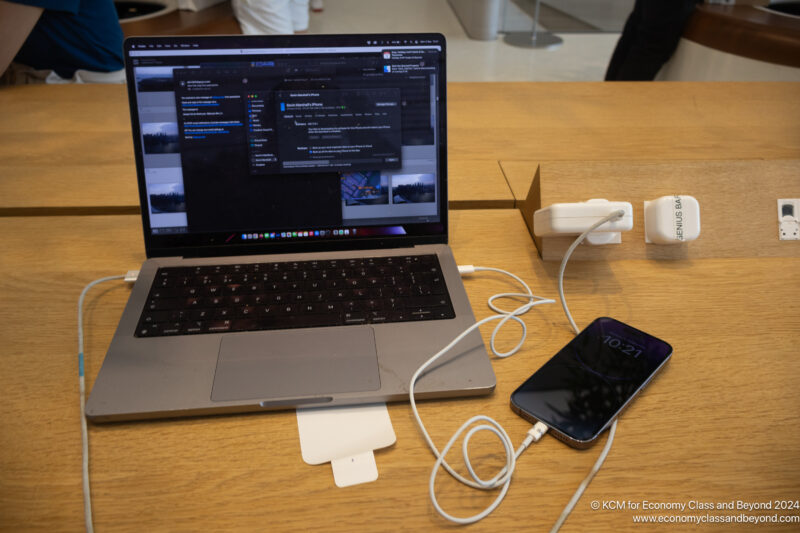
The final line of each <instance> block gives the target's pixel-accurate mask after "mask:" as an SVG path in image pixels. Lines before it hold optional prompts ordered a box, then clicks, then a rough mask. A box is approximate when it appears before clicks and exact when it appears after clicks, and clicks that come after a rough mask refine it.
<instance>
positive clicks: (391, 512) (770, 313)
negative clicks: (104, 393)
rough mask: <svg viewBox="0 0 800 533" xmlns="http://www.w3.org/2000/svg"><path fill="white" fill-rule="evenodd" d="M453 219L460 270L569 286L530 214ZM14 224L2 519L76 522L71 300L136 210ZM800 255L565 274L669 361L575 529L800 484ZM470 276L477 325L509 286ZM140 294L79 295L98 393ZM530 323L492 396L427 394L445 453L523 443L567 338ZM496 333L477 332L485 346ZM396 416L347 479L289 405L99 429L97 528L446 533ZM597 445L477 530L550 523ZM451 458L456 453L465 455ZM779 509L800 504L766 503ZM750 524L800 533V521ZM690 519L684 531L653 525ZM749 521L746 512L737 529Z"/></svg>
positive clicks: (531, 475)
mask: <svg viewBox="0 0 800 533" xmlns="http://www.w3.org/2000/svg"><path fill="white" fill-rule="evenodd" d="M451 224H452V227H451V242H452V246H453V249H454V253H455V256H456V259H457V261H458V262H459V264H475V265H483V266H496V267H500V268H505V269H507V270H510V271H512V272H514V273H516V274H518V275H520V276H521V277H523V278H524V279H525V280H527V281H528V282H529V283H530V284H531V286H532V288H533V290H534V292H536V293H537V294H540V295H543V296H551V297H554V296H555V294H556V277H555V276H556V268H557V265H554V264H550V263H545V262H542V261H541V260H540V259H539V258H538V256H537V254H536V251H535V249H534V247H533V243H532V242H531V239H530V237H529V236H528V233H527V230H526V228H525V225H524V223H523V221H522V218H521V216H520V214H519V212H518V211H517V210H512V209H496V210H467V211H455V212H453V213H452V215H451ZM0 236H1V237H0V239H2V241H0V242H1V244H2V248H3V254H2V255H0V294H2V299H1V300H0V337H1V338H2V339H3V341H4V343H3V350H2V368H3V370H2V376H3V384H4V391H3V392H4V400H5V401H4V404H5V405H4V408H3V409H2V410H0V427H2V430H0V529H2V530H4V531H20V530H46V531H53V530H57V531H77V530H81V529H82V527H83V517H82V509H83V507H82V496H81V474H80V470H81V452H80V449H81V448H80V446H81V445H80V427H79V405H78V383H77V381H78V380H77V373H78V372H77V354H76V352H77V341H76V304H77V299H78V295H79V293H80V290H81V289H82V287H83V286H84V285H85V284H86V283H88V282H89V281H91V280H93V279H95V278H98V277H101V276H106V275H111V274H117V273H124V272H125V271H127V270H128V269H131V268H136V267H137V266H138V264H139V262H140V261H141V260H142V259H143V256H144V251H143V246H142V235H141V227H140V223H139V219H138V217H136V216H125V215H118V216H91V217H88V216H87V217H81V216H71V217H6V218H2V219H0ZM798 267H800V260H798V259H797V258H775V257H762V258H747V257H742V258H721V259H720V258H711V259H697V260H691V261H650V260H630V261H613V262H598V261H584V262H576V263H573V264H570V265H569V267H568V269H567V276H566V293H567V299H568V301H569V303H570V306H571V309H572V312H573V314H574V316H575V319H576V321H577V322H578V324H581V325H585V324H587V323H588V322H589V321H590V320H592V319H593V318H595V317H597V316H601V315H608V316H613V317H615V318H618V319H620V320H623V321H626V322H629V323H631V324H632V325H634V326H636V327H639V328H641V329H643V330H645V331H647V332H649V333H652V334H654V335H656V336H658V337H661V338H663V339H664V340H666V341H667V342H669V343H671V344H672V345H673V347H674V349H675V352H674V356H673V359H672V361H671V362H670V363H669V364H668V365H667V367H666V368H665V369H664V371H663V373H662V374H661V375H659V376H658V377H657V378H656V379H655V381H654V382H653V383H652V384H651V385H650V386H649V388H648V389H646V390H645V391H644V393H643V394H642V395H641V396H640V398H639V399H637V400H636V402H634V404H633V405H632V406H631V408H630V409H629V410H628V411H627V412H626V413H625V414H624V416H623V417H622V418H621V420H620V423H619V429H618V432H617V438H616V441H615V443H614V446H613V448H612V449H611V453H610V455H609V457H608V459H607V461H606V464H605V466H604V467H603V469H602V470H601V471H600V473H599V474H598V475H597V477H596V478H595V480H594V481H593V482H592V484H591V485H590V486H589V488H588V490H587V491H586V493H585V495H584V496H583V498H582V499H581V501H580V502H579V503H578V505H577V507H576V509H575V511H574V513H573V515H572V516H571V517H570V519H569V520H568V521H567V523H566V525H565V527H564V529H563V530H564V531H606V530H609V529H612V528H613V529H617V530H626V531H627V530H641V527H642V526H639V525H636V524H634V523H633V516H634V515H635V513H634V512H632V511H630V510H621V511H610V510H597V511H595V510H592V509H591V506H590V505H591V502H592V501H599V502H602V501H610V500H620V501H622V500H631V501H637V502H641V501H643V500H648V501H651V502H685V503H687V502H689V501H701V502H714V503H716V502H728V501H735V500H742V501H747V502H760V501H771V500H774V499H789V500H795V499H797V498H798V497H800V425H798V424H797V412H798V407H800V389H799V388H798V387H797V382H798V380H799V379H800V358H798V349H797V346H798V344H800V268H798ZM465 285H466V288H467V292H468V295H469V297H470V300H471V302H472V304H473V307H474V309H475V313H476V315H477V316H478V317H484V316H487V315H488V314H489V311H488V309H487V307H486V303H485V302H486V299H487V298H488V296H490V295H491V294H493V293H496V292H502V291H508V290H516V287H515V286H513V285H512V284H511V283H509V282H508V281H506V280H505V279H503V278H502V277H500V276H496V275H494V274H476V275H473V276H470V277H469V278H467V279H466V280H465ZM128 294H129V290H128V289H127V288H126V287H125V286H124V284H123V283H122V282H109V283H106V284H103V285H101V286H99V287H97V288H95V289H94V290H93V291H92V292H91V293H90V294H89V296H88V298H87V300H86V305H85V311H86V314H85V325H86V328H87V329H86V335H87V336H86V350H85V351H86V358H87V360H86V375H87V386H88V387H89V388H91V385H92V382H93V380H94V377H95V376H96V374H97V371H98V370H99V367H100V365H101V362H102V359H103V355H104V352H105V350H106V348H107V346H108V344H109V342H110V339H111V336H112V334H113V331H114V329H115V327H116V323H117V320H118V318H119V316H120V314H121V312H122V309H123V307H124V305H125V302H126V299H127V297H128ZM525 320H526V322H527V324H528V327H529V333H528V335H529V336H528V341H527V343H526V344H525V347H524V349H523V350H522V351H521V352H520V353H518V354H517V355H515V356H514V357H512V358H510V359H506V360H495V361H494V368H495V372H496V374H497V381H498V386H497V390H496V391H495V393H494V394H493V395H491V396H488V397H482V398H472V399H464V400H448V401H428V402H424V403H423V404H422V405H421V414H422V417H423V419H424V421H425V422H426V424H427V425H428V428H429V430H430V431H431V434H432V437H433V439H434V441H435V442H436V443H437V444H439V445H440V446H441V445H443V444H444V442H445V441H446V439H447V438H449V436H450V435H451V433H452V432H453V431H454V430H455V429H456V428H457V427H458V426H459V425H460V424H461V422H462V421H463V420H466V419H467V418H469V417H470V416H472V415H475V414H479V413H483V414H487V415H490V416H492V417H494V418H495V419H497V420H498V421H499V422H500V423H501V424H502V425H503V426H504V427H505V428H506V430H507V431H508V432H509V434H510V436H511V438H512V440H513V441H514V442H519V441H520V440H521V439H522V438H523V436H524V433H525V431H526V430H527V428H528V427H529V425H528V424H527V423H526V422H524V421H523V420H522V419H520V418H518V417H517V416H516V415H514V414H512V412H511V411H510V409H509V407H508V399H509V395H510V393H511V392H512V391H513V390H514V388H516V387H517V386H518V385H519V384H520V383H521V382H522V381H523V380H524V379H525V378H526V377H527V376H528V375H530V374H531V373H532V372H533V371H534V370H536V369H537V368H538V367H539V366H540V365H541V364H543V363H544V362H545V361H546V360H547V359H548V358H549V357H551V356H552V355H553V354H554V353H555V352H556V351H557V350H558V349H559V348H561V347H562V346H563V345H564V344H566V343H567V342H568V341H569V340H570V339H571V337H572V334H571V332H570V329H569V327H568V325H567V323H566V320H565V318H564V316H563V313H562V311H561V309H560V308H559V307H558V306H557V305H549V306H540V307H538V308H536V309H535V310H534V311H532V312H531V313H530V314H528V315H527V316H526V317H525ZM489 334H490V331H489V330H488V329H487V330H484V331H483V335H484V338H485V339H486V340H487V341H488V336H489ZM517 334H518V331H517V330H515V327H514V326H510V327H509V329H508V331H507V332H504V333H503V334H501V336H500V345H501V346H509V345H511V344H512V343H513V342H515V340H516V335H517ZM389 412H390V416H391V418H392V422H393V425H394V428H395V432H396V433H397V443H396V444H395V445H394V446H392V447H390V448H388V449H385V450H381V451H378V452H377V453H376V460H377V464H378V469H379V472H380V478H379V479H378V481H376V482H374V483H370V484H365V485H359V486H355V487H350V488H347V489H339V488H336V487H335V486H334V483H333V478H332V475H331V470H330V467H329V466H327V465H325V466H317V467H312V466H308V465H306V464H305V463H303V461H302V459H301V457H300V450H299V443H298V438H297V429H296V427H297V426H296V421H295V415H294V413H293V412H291V411H286V412H278V413H269V414H263V415H260V414H259V415H236V416H219V417H204V418H193V419H179V420H163V421H154V422H139V423H117V424H107V425H90V439H91V481H92V494H93V503H94V518H95V526H96V528H97V530H98V531H105V530H113V531H198V530H224V531H253V530H257V531H298V530H315V531H428V530H439V529H443V530H452V529H453V527H452V526H450V525H449V524H447V523H446V522H444V521H443V520H442V519H440V518H439V517H438V515H436V513H435V511H434V510H433V508H432V507H431V504H430V503H429V501H428V499H427V483H428V477H429V474H430V468H431V466H432V464H433V457H432V455H431V454H430V452H429V451H428V450H427V448H426V447H425V445H424V443H423V441H422V439H421V437H420V434H419V431H418V430H417V428H416V426H415V425H414V422H413V420H412V415H411V413H410V411H409V408H408V405H407V404H405V403H398V404H393V405H390V406H389ZM602 440H604V439H601V441H602ZM601 443H602V442H601ZM599 446H600V445H598V446H596V447H594V448H592V449H590V450H587V451H576V450H573V449H570V448H568V447H566V446H565V445H564V444H562V443H560V442H558V441H556V440H555V439H553V438H550V437H545V438H544V439H543V440H542V441H541V442H540V443H539V444H537V445H535V446H533V447H532V448H531V449H529V450H528V452H527V453H526V454H525V455H524V456H523V457H522V458H521V459H520V461H519V463H518V469H517V471H516V473H515V474H514V479H513V481H512V484H511V488H510V491H509V493H508V495H507V498H506V501H505V502H504V503H503V504H502V505H501V506H500V507H499V508H498V509H497V510H496V511H495V512H494V513H493V514H492V515H491V516H490V517H489V518H488V519H486V520H484V521H483V522H481V523H479V524H477V525H475V526H471V527H470V528H469V529H470V531H493V532H495V531H511V530H518V529H520V528H523V527H524V528H525V529H527V530H532V531H541V530H546V529H549V528H550V526H551V525H552V524H553V522H554V521H555V519H556V518H557V516H558V514H559V513H560V511H561V509H562V507H563V506H564V505H565V504H566V502H567V501H568V499H569V498H570V496H571V495H572V492H573V491H574V490H575V488H576V487H577V485H578V483H579V482H580V481H581V480H582V479H583V477H584V476H585V474H586V473H587V472H588V470H589V468H590V467H591V465H592V463H593V462H594V461H595V459H596V457H597V454H598V453H599V451H600V447H599ZM473 448H474V450H473V455H474V457H475V461H476V463H477V465H478V471H479V472H481V473H482V474H483V475H488V474H489V473H490V472H491V471H492V470H493V469H496V468H499V466H500V464H501V458H500V456H501V450H500V448H499V446H498V444H497V442H496V441H494V439H492V438H489V437H477V438H476V439H475V445H474V446H473ZM451 460H452V462H453V463H454V464H460V461H459V460H457V459H456V457H455V455H453V457H452V458H451ZM459 468H460V469H461V470H462V471H463V467H459ZM437 487H438V490H439V492H440V497H441V501H442V504H443V505H444V506H445V507H446V508H447V509H448V510H449V511H451V512H453V513H456V514H471V513H472V512H475V511H476V510H477V509H479V508H482V507H483V506H484V505H485V504H487V503H488V502H489V501H490V500H491V499H493V497H494V495H493V494H485V493H476V492H475V491H468V490H466V489H464V488H462V487H460V486H457V485H456V484H455V483H454V482H451V481H450V480H448V479H445V478H444V477H442V478H441V481H440V482H438V483H437ZM715 513H716V512H715ZM738 513H739V512H738V511H732V512H730V513H729V514H738ZM775 513H781V514H782V515H786V516H788V515H791V514H800V513H799V512H796V511H794V512H789V511H760V512H756V513H754V514H756V515H766V514H768V515H772V514H775ZM643 514H647V515H659V514H667V513H664V512H656V511H647V512H645V513H643ZM678 514H680V513H678ZM683 514H689V511H687V512H686V513H683ZM716 514H724V513H722V512H719V513H716ZM757 527H758V529H759V530H762V529H763V530H773V529H778V530H782V531H790V530H793V529H794V530H796V525H784V526H783V527H781V526H780V525H778V524H766V525H759V526H757ZM676 528H677V530H685V529H687V526H686V525H685V524H684V525H677V526H676V525H675V524H661V525H660V526H658V525H656V526H653V527H650V526H647V529H648V530H664V531H667V530H671V531H675V530H676ZM708 529H709V530H714V529H718V528H714V527H710V526H709V528H708ZM753 529H754V526H753V525H752V524H751V525H747V524H738V525H737V524H733V525H732V526H730V527H727V526H726V527H725V530H726V531H727V530H753Z"/></svg>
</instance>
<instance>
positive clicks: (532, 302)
mask: <svg viewBox="0 0 800 533" xmlns="http://www.w3.org/2000/svg"><path fill="white" fill-rule="evenodd" d="M480 271H490V272H498V273H501V274H505V275H507V276H510V277H512V278H513V279H515V280H516V281H517V282H518V283H520V284H521V285H522V286H523V287H524V289H525V292H524V293H519V292H511V293H501V294H496V295H494V296H492V297H491V298H489V307H490V308H491V309H492V310H493V311H494V312H495V313H497V314H496V315H492V316H489V317H487V318H484V319H483V320H480V321H478V322H477V323H475V324H473V325H472V326H470V327H469V328H467V329H466V330H465V331H464V332H463V333H461V334H460V335H459V336H458V337H456V338H455V339H453V341H452V342H450V344H448V345H447V346H445V347H444V348H442V349H441V350H440V351H439V352H437V353H436V354H435V355H433V357H431V358H430V359H428V360H427V361H426V362H425V363H423V364H422V365H421V366H420V367H419V368H418V369H417V371H416V372H414V375H413V376H412V377H411V381H410V384H409V399H410V401H411V411H412V412H413V413H414V418H415V419H416V421H417V424H418V425H419V428H420V430H421V431H422V435H423V437H424V438H425V442H427V443H428V446H429V447H430V449H431V451H432V452H433V455H434V456H435V457H436V463H435V464H434V466H433V470H432V471H431V477H430V481H429V483H428V491H429V494H430V498H431V502H432V503H433V506H434V508H435V509H436V511H437V512H438V513H439V514H440V515H442V516H443V517H444V518H446V519H447V520H450V521H451V522H455V523H457V524H472V523H474V522H477V521H479V520H481V519H483V518H484V517H486V516H488V515H489V514H490V513H491V512H492V511H494V510H495V509H496V508H497V506H498V505H500V503H501V502H502V501H503V498H504V497H505V495H506V492H508V487H509V484H510V483H511V476H512V474H513V473H514V468H515V467H516V460H517V458H518V457H519V456H520V454H522V452H524V451H525V450H526V449H527V448H528V446H530V444H531V443H532V442H534V441H538V440H539V439H540V438H541V437H542V435H544V433H545V431H547V426H545V425H544V424H541V423H540V424H537V425H535V426H534V427H533V428H532V429H531V431H529V432H528V436H527V437H526V438H525V440H523V442H522V444H521V445H520V446H519V448H517V449H516V451H514V445H513V443H512V442H511V439H510V438H509V436H508V434H507V433H506V431H505V430H504V429H503V427H502V426H501V425H500V424H499V423H497V421H495V420H494V419H492V418H491V417H488V416H484V415H478V416H474V417H472V418H470V419H469V420H467V421H466V422H465V423H464V424H463V425H462V426H461V427H460V428H459V429H458V431H456V433H455V434H454V435H453V436H452V437H451V438H450V441H449V442H448V443H447V445H445V447H444V448H443V449H442V451H441V452H440V451H439V450H438V449H437V448H436V445H435V444H434V443H433V440H432V439H431V437H430V435H429V434H428V431H427V430H426V429H425V424H423V423H422V419H421V418H420V416H419V411H418V410H417V402H416V400H415V398H414V387H415V386H416V383H417V380H418V379H419V376H420V375H422V373H423V372H425V370H426V369H428V367H430V366H431V365H432V364H433V363H435V362H436V361H437V360H438V359H439V358H440V357H441V356H443V355H444V354H446V353H447V352H448V351H450V350H451V349H452V348H453V346H455V345H456V344H458V343H459V342H460V341H461V340H462V339H463V338H464V337H466V336H467V335H469V334H470V333H471V332H472V331H474V330H475V329H477V328H479V327H480V326H482V325H483V324H486V323H488V322H491V321H493V320H499V321H500V322H499V323H498V324H497V326H496V327H495V329H494V331H493V332H492V337H491V342H490V346H491V349H492V353H494V354H495V355H496V356H497V357H501V358H504V357H510V356H512V355H514V354H515V353H517V352H518V351H519V349H520V348H521V347H522V345H523V343H524V342H525V336H526V334H527V327H526V326H525V322H524V321H523V320H522V319H521V318H520V315H523V314H525V313H527V312H528V311H529V310H531V309H532V308H533V307H534V306H536V305H541V304H545V303H555V300H551V299H548V298H542V297H541V296H535V295H534V294H533V293H532V292H531V289H530V287H528V284H527V283H525V282H524V281H522V280H521V279H520V278H519V277H517V276H515V275H514V274H511V273H510V272H506V271H505V270H501V269H499V268H488V267H472V266H466V267H459V272H461V273H462V274H466V273H471V272H480ZM499 298H518V299H524V300H526V302H525V303H524V304H523V305H521V306H519V307H517V308H516V309H514V310H513V311H505V310H503V309H501V308H499V307H498V306H497V305H496V304H495V301H496V300H497V299H499ZM509 320H515V321H516V322H517V323H519V324H520V325H521V326H522V336H521V339H520V341H519V342H518V343H517V345H516V346H514V347H513V348H512V349H511V350H509V351H507V352H500V351H498V350H497V347H496V345H495V338H496V336H497V333H498V332H499V330H500V328H502V327H503V325H504V324H505V323H506V322H508V321H509ZM477 422H483V423H481V424H480V425H477V426H474V427H472V428H471V429H470V426H472V425H473V424H475V423H477ZM467 429H469V431H468V432H467V434H466V436H465V437H464V441H463V445H462V452H463V456H464V463H465V465H466V467H467V470H468V471H469V473H470V476H471V477H472V479H467V478H465V477H464V476H462V475H461V474H459V473H458V472H456V471H455V470H454V469H453V468H452V467H451V466H450V465H449V464H448V463H447V461H445V456H446V455H447V452H448V451H450V448H452V446H453V444H455V442H456V440H458V438H459V437H460V436H461V434H462V433H464V431H467ZM479 431H489V432H491V433H493V434H494V435H496V436H497V438H498V439H500V442H501V443H502V444H503V448H504V449H505V452H506V465H505V466H504V467H503V468H502V469H501V470H500V472H498V473H497V474H496V475H495V476H494V477H492V478H491V479H488V480H487V479H482V478H481V477H480V476H478V475H477V474H476V473H475V470H474V469H473V468H472V464H471V462H470V460H469V451H468V448H469V441H470V439H471V438H472V436H473V435H475V433H477V432H479ZM440 467H444V469H445V470H447V472H448V473H450V475H451V476H453V477H454V478H455V479H457V480H458V481H460V482H461V483H463V484H465V485H467V486H469V487H473V488H475V489H480V490H491V489H496V488H500V492H499V493H498V495H497V498H495V500H494V501H493V502H492V503H491V504H490V505H489V506H487V507H486V508H485V509H484V510H483V511H481V512H480V513H477V514H474V515H472V516H468V517H457V516H453V515H451V514H449V513H448V512H446V511H445V510H444V509H442V507H441V506H440V505H439V501H438V500H437V499H436V493H435V490H434V484H435V481H436V475H437V473H438V472H439V468H440Z"/></svg>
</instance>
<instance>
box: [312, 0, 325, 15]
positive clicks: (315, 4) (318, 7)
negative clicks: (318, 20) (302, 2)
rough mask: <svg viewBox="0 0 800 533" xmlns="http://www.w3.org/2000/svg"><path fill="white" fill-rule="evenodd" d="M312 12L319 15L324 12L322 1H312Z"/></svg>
mask: <svg viewBox="0 0 800 533" xmlns="http://www.w3.org/2000/svg"><path fill="white" fill-rule="evenodd" d="M310 5H311V11H313V12H315V13H319V12H320V11H322V10H323V5H322V0H311V2H310Z"/></svg>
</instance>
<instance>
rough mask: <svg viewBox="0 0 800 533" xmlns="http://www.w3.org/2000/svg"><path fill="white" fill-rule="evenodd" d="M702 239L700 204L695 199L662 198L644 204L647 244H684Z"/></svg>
mask: <svg viewBox="0 0 800 533" xmlns="http://www.w3.org/2000/svg"><path fill="white" fill-rule="evenodd" d="M699 235H700V204H699V203H698V202H697V199H695V198H694V197H693V196H689V195H686V194H676V195H673V196H662V197H660V198H656V199H655V200H652V201H649V202H645V203H644V242H646V243H648V244H649V243H652V244H680V243H683V242H689V241H693V240H695V239H696V238H697V237H698V236H699Z"/></svg>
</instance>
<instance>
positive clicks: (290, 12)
mask: <svg viewBox="0 0 800 533" xmlns="http://www.w3.org/2000/svg"><path fill="white" fill-rule="evenodd" d="M308 2H309V0H233V2H232V3H231V5H232V6H233V14H234V15H235V16H236V20H238V21H239V26H240V27H241V28H242V33H244V34H245V35H289V34H292V33H305V32H307V31H308Z"/></svg>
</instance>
